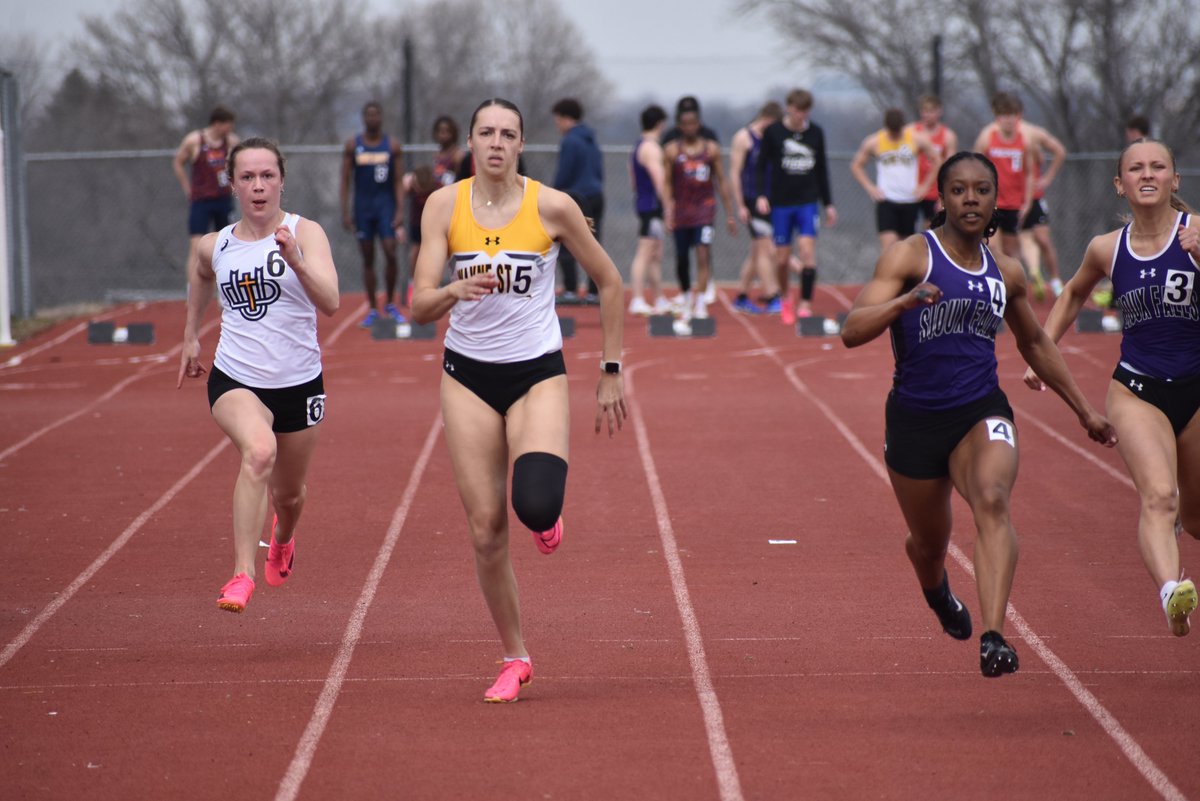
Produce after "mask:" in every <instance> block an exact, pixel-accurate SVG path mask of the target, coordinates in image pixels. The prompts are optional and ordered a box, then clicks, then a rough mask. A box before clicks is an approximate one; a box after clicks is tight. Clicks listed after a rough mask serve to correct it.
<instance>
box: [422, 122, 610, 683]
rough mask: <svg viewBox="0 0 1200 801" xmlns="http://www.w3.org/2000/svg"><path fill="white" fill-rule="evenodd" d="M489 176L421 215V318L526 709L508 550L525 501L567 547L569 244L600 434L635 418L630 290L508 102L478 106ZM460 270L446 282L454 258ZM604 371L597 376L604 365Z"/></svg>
mask: <svg viewBox="0 0 1200 801" xmlns="http://www.w3.org/2000/svg"><path fill="white" fill-rule="evenodd" d="M467 144H468V147H469V148H470V149H471V153H472V156H473V158H474V161H475V175H474V177H472V178H468V179H465V180H462V181H459V182H458V183H456V184H454V185H452V186H447V187H444V188H442V189H439V190H437V191H436V192H434V193H433V194H432V195H430V197H429V200H428V201H427V202H426V204H425V213H424V215H423V216H422V218H421V240H422V247H421V254H420V256H419V257H418V259H417V275H416V281H415V289H414V292H413V306H412V312H413V317H414V319H415V320H416V321H417V322H420V323H427V322H431V321H433V320H437V319H439V318H441V317H443V316H445V315H446V314H449V315H450V325H449V329H448V330H447V332H446V347H445V354H444V360H443V375H442V385H441V394H442V417H443V418H444V420H445V431H446V444H447V446H448V447H449V449H450V459H451V462H452V463H453V465H454V475H455V478H456V479H457V482H458V491H459V495H460V496H461V498H462V502H463V507H464V508H465V510H466V513H467V525H468V527H469V529H470V534H471V542H472V545H473V546H474V549H475V573H476V576H477V577H478V579H479V586H480V589H481V590H482V591H483V596H484V599H485V600H486V601H487V605H488V609H489V610H490V611H491V615H492V620H493V622H494V623H495V625H496V629H497V631H498V632H499V634H500V639H501V642H502V644H503V647H504V657H505V663H504V667H503V668H502V669H501V671H500V675H499V677H498V678H497V679H496V682H495V684H493V685H492V686H491V687H490V688H488V690H487V691H486V692H485V693H484V700H485V701H489V702H512V701H516V700H517V697H518V694H519V692H520V689H521V686H522V685H524V684H528V683H529V681H530V680H531V679H532V677H533V665H532V663H531V661H530V658H529V651H528V650H526V648H525V640H524V637H523V636H522V632H521V612H520V605H519V603H518V600H517V581H516V577H515V576H514V575H513V569H512V560H511V559H510V557H509V552H508V501H507V499H506V498H505V489H506V487H507V485H508V478H509V464H510V460H511V464H512V507H513V511H514V512H515V513H516V514H517V517H518V518H520V520H521V522H522V523H523V524H524V525H525V526H526V527H527V528H529V529H530V531H532V532H533V538H534V543H535V545H536V546H537V547H538V549H539V550H540V551H541V552H542V553H546V554H549V553H551V552H553V551H554V550H555V549H556V548H557V547H558V545H559V543H560V542H561V540H562V534H563V522H562V517H561V514H562V508H563V496H564V492H565V489H566V478H567V446H568V441H569V439H570V436H569V434H570V418H569V406H568V396H567V377H566V367H565V365H564V362H563V358H562V335H561V331H560V329H559V325H558V318H557V315H556V314H555V312H554V283H555V267H556V260H557V256H558V252H559V246H560V243H561V245H563V246H565V247H567V248H569V249H570V250H571V251H572V252H573V253H574V254H575V255H576V256H577V257H578V259H579V263H580V264H581V265H583V268H584V270H585V271H586V272H587V274H588V275H589V276H590V277H591V278H592V279H593V280H594V281H595V282H596V285H597V287H598V288H599V290H600V292H599V294H600V319H601V325H602V326H603V329H604V342H603V346H602V349H601V360H600V365H599V368H598V370H599V372H598V384H597V387H596V421H595V430H596V433H599V432H600V430H601V428H602V427H604V426H605V424H607V428H608V433H609V436H612V434H613V433H614V431H615V429H617V428H620V426H621V424H622V423H623V421H624V419H625V395H624V384H623V379H622V377H621V362H620V358H621V338H622V321H623V319H624V309H623V308H622V307H623V306H624V294H625V293H624V287H623V285H622V282H621V275H620V273H618V272H617V268H616V266H615V265H614V264H613V262H612V259H610V258H609V257H608V254H607V253H605V252H604V249H603V248H602V247H600V243H599V242H597V241H596V237H595V236H593V235H592V232H591V230H590V229H589V227H588V224H587V221H586V220H585V219H584V216H583V212H581V211H580V209H579V204H577V203H576V202H575V201H574V200H572V199H571V197H570V196H568V195H567V194H565V193H563V192H559V191H557V190H554V189H551V188H549V187H547V186H543V185H541V184H540V183H538V182H537V181H534V180H533V179H531V178H526V177H524V176H521V175H518V174H517V160H518V158H519V156H520V154H521V150H522V149H523V147H524V144H525V133H524V124H523V121H522V119H521V113H520V111H518V110H517V107H516V106H514V105H513V104H512V103H510V102H508V101H507V100H499V99H493V100H487V101H485V102H484V103H482V104H481V105H480V106H479V108H477V109H476V110H475V114H474V115H473V116H472V117H471V125H470V129H469V132H468V135H467ZM448 262H449V263H450V265H451V267H452V269H453V270H454V275H453V276H452V278H451V280H450V282H449V283H447V284H446V285H445V286H441V278H442V275H443V272H444V270H445V269H446V265H447V263H448ZM591 369H593V370H595V369H597V368H596V367H592V368H591Z"/></svg>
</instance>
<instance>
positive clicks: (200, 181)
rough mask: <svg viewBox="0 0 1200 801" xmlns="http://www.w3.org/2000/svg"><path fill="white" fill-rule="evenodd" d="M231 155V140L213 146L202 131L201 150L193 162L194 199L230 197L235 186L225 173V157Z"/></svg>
mask: <svg viewBox="0 0 1200 801" xmlns="http://www.w3.org/2000/svg"><path fill="white" fill-rule="evenodd" d="M228 155H229V140H228V139H222V140H221V144H219V145H217V146H216V147H212V146H210V145H209V144H208V142H207V141H206V140H205V138H204V132H203V131H201V132H200V150H199V151H198V152H197V153H196V160H195V161H193V162H192V200H215V199H217V198H223V197H229V196H230V195H231V194H232V193H233V187H231V186H230V185H229V176H227V175H226V174H225V158H226V157H227V156H228Z"/></svg>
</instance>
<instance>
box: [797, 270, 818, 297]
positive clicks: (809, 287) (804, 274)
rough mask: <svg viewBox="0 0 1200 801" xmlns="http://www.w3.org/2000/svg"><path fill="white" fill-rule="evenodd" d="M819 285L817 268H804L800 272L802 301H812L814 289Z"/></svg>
mask: <svg viewBox="0 0 1200 801" xmlns="http://www.w3.org/2000/svg"><path fill="white" fill-rule="evenodd" d="M816 285H817V268H816V267H804V268H803V269H801V270H800V297H801V299H802V300H812V296H813V287H815V286H816Z"/></svg>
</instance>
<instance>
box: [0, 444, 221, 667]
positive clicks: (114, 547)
mask: <svg viewBox="0 0 1200 801" xmlns="http://www.w3.org/2000/svg"><path fill="white" fill-rule="evenodd" d="M227 445H229V440H228V439H227V438H225V437H222V438H221V441H220V442H219V443H218V444H217V445H216V446H215V447H214V448H213V449H212V450H210V451H209V452H208V453H207V454H205V455H204V458H202V459H201V460H200V461H198V462H196V464H194V465H192V469H191V470H189V471H187V473H186V474H184V476H183V478H181V479H179V480H178V481H176V482H175V484H174V485H173V486H172V487H171V488H170V489H169V490H167V491H166V492H164V493H163V494H162V496H161V497H159V499H158V500H157V501H155V502H154V503H153V504H152V505H151V506H150V507H149V508H148V509H146V511H144V512H142V513H141V514H140V515H138V516H137V519H136V520H134V521H133V522H132V523H130V524H129V527H128V528H126V529H125V530H124V531H122V532H121V533H120V535H119V536H118V537H117V538H116V539H115V540H113V541H112V544H111V545H109V546H108V547H107V548H105V549H104V552H103V553H101V554H100V555H99V556H97V557H96V560H95V561H94V562H92V563H91V564H90V565H88V567H87V568H86V569H85V570H84V571H83V572H82V573H80V574H79V575H78V576H77V577H76V578H75V580H74V581H72V582H71V583H70V584H69V585H68V586H67V588H66V589H65V590H63V591H62V592H61V593H59V595H58V596H57V597H55V599H54V600H53V601H51V602H50V603H49V604H48V605H47V606H46V608H45V609H43V610H42V611H41V612H39V613H38V615H37V617H35V618H34V619H33V620H31V621H29V623H28V625H26V626H25V628H24V629H22V630H21V633H20V634H18V635H17V636H16V638H15V639H14V640H13V641H12V642H10V643H9V644H8V645H6V646H4V650H3V651H2V652H0V668H2V667H4V666H5V665H6V664H8V662H9V660H11V659H12V658H13V657H14V656H15V655H16V653H17V651H19V650H21V647H22V646H24V645H25V643H27V642H29V640H30V638H31V637H33V635H34V634H36V633H37V632H38V629H40V628H41V627H42V626H44V625H45V624H46V621H48V620H49V619H50V618H52V617H53V616H54V614H55V613H56V612H57V611H58V610H59V609H62V607H63V605H64V604H66V603H67V601H69V600H71V599H72V598H73V597H74V596H75V593H77V592H79V590H80V589H81V588H82V587H83V585H85V584H87V583H88V582H89V581H91V579H92V576H94V575H96V573H97V572H98V571H99V570H100V568H102V567H104V565H105V564H107V562H108V560H109V559H112V558H113V556H115V555H116V553H117V552H118V551H120V550H121V549H122V548H123V547H125V544H126V543H127V542H129V540H130V538H132V537H133V535H134V534H136V533H137V532H138V531H139V530H140V529H141V527H142V526H144V525H145V524H146V523H147V521H149V520H150V518H152V517H153V516H154V515H156V514H157V513H158V511H159V510H160V509H162V508H163V507H164V506H166V505H167V504H168V503H170V502H171V501H172V500H173V499H174V498H175V496H176V495H178V494H179V493H180V492H181V491H182V490H183V488H184V487H186V486H187V485H188V484H189V483H191V481H192V479H194V478H195V477H196V476H198V475H200V471H202V470H203V469H204V468H205V467H207V466H208V463H209V462H211V461H212V460H213V459H215V458H216V457H217V454H219V453H220V452H221V451H222V450H223V449H224V448H225V447H226V446H227Z"/></svg>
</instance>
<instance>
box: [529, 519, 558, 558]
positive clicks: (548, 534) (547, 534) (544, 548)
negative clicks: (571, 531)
mask: <svg viewBox="0 0 1200 801" xmlns="http://www.w3.org/2000/svg"><path fill="white" fill-rule="evenodd" d="M562 537H563V522H562V515H559V516H558V520H557V521H556V522H555V524H554V528H552V529H550V530H549V531H535V532H533V541H534V542H535V543H537V547H538V550H539V551H541V552H542V553H545V554H551V553H554V551H555V549H556V548H558V546H559V543H561V542H562Z"/></svg>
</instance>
